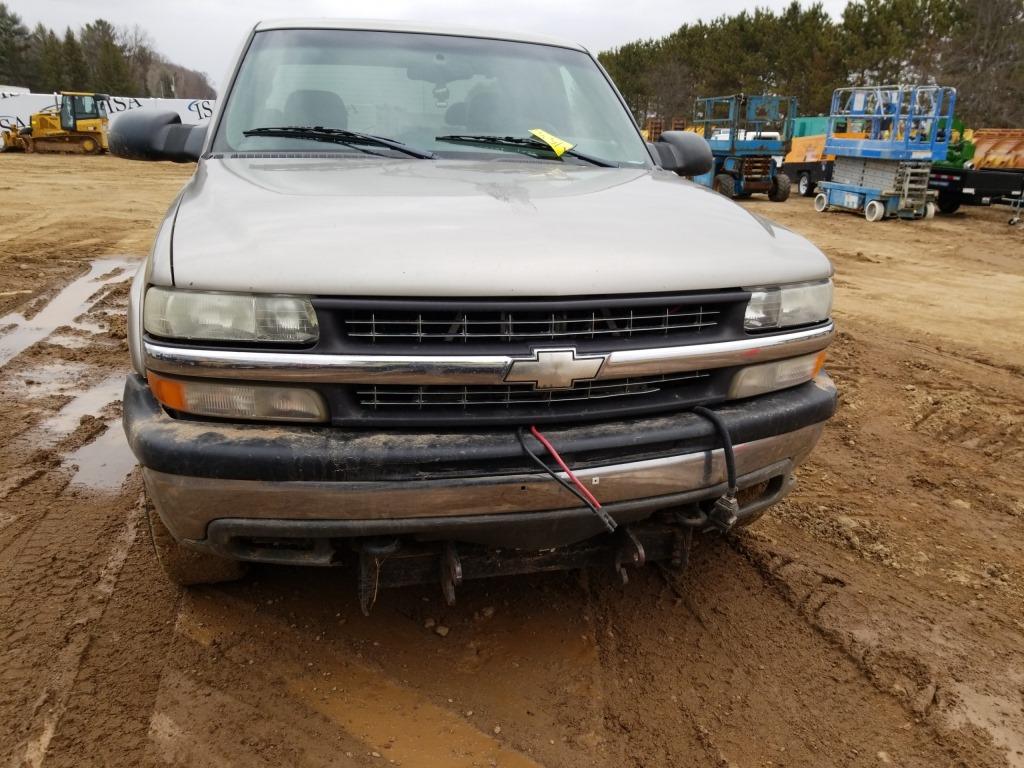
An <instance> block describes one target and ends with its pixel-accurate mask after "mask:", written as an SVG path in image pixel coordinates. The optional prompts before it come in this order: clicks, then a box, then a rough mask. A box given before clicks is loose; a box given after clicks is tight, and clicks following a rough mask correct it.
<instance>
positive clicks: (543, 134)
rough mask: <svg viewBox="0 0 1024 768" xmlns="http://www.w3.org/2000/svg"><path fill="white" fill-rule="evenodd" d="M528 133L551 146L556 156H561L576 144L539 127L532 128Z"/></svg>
mask: <svg viewBox="0 0 1024 768" xmlns="http://www.w3.org/2000/svg"><path fill="white" fill-rule="evenodd" d="M530 133H532V134H533V135H534V136H536V137H537V138H538V139H540V140H541V141H543V142H544V143H545V144H547V145H548V146H549V147H551V150H552V151H553V152H554V153H555V156H556V157H561V156H562V155H564V154H565V153H566V152H568V151H569V150H570V149H572V148H573V147H575V146H576V145H575V144H570V143H569V142H568V141H565V140H564V139H560V138H558V137H557V136H552V135H551V134H550V133H548V132H547V131H544V130H541V129H540V128H532V129H531V130H530Z"/></svg>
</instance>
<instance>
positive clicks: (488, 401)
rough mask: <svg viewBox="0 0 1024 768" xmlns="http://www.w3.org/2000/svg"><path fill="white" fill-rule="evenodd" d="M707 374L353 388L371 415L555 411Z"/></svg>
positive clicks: (645, 391) (682, 383)
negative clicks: (561, 383)
mask: <svg viewBox="0 0 1024 768" xmlns="http://www.w3.org/2000/svg"><path fill="white" fill-rule="evenodd" d="M709 375H710V374H708V373H707V372H705V371H693V372H689V373H679V374H672V375H666V376H645V377H640V378H632V379H613V380H609V381H584V382H579V383H577V384H576V385H575V386H573V387H572V388H570V389H546V390H545V389H535V388H534V387H533V385H532V384H504V385H501V386H451V385H449V386H413V385H405V386H402V385H379V384H374V385H367V386H359V387H356V398H357V400H358V402H359V404H360V405H361V406H363V407H364V408H371V409H373V410H381V409H400V410H409V409H413V410H424V409H438V408H440V409H460V410H463V411H473V410H479V409H494V408H496V407H497V408H507V409H512V408H516V407H517V406H524V405H525V406H542V407H549V408H552V407H557V406H558V405H559V404H562V403H579V402H580V401H592V400H609V399H614V398H634V397H638V398H642V397H643V396H645V395H653V394H655V393H657V392H660V391H661V390H663V389H678V388H680V387H685V386H688V385H692V384H694V383H696V382H697V381H699V380H701V379H706V378H707V377H708V376H709Z"/></svg>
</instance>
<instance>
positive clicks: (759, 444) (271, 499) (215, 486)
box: [143, 423, 825, 540]
mask: <svg viewBox="0 0 1024 768" xmlns="http://www.w3.org/2000/svg"><path fill="white" fill-rule="evenodd" d="M824 428H825V424H824V423H820V424H812V425H811V426H808V427H804V428H802V429H798V430H794V431H793V432H786V433H783V434H781V435H774V436H772V437H767V438H764V439H762V440H753V441H751V442H747V443H740V444H738V445H736V446H734V451H735V454H736V473H737V475H740V476H742V475H747V474H750V473H752V472H755V471H757V470H759V469H762V468H764V467H767V466H770V465H772V464H775V463H777V462H780V461H789V462H791V463H792V465H793V466H795V465H797V464H799V463H800V462H801V461H802V460H803V459H804V458H806V456H807V454H808V453H810V451H811V449H813V448H814V446H815V444H816V443H817V442H818V439H819V438H820V437H821V433H822V431H823V430H824ZM576 474H577V476H578V477H579V478H580V479H581V480H582V481H583V482H585V483H587V485H588V486H589V487H590V488H591V490H592V491H593V493H594V494H595V495H596V496H597V497H598V499H599V500H600V501H601V502H602V503H606V504H613V503H615V502H622V501H632V500H638V499H656V498H657V497H666V499H667V500H666V502H665V504H664V505H663V506H671V504H672V503H673V497H674V496H675V495H677V494H679V493H683V492H687V491H696V490H700V489H704V488H711V487H713V486H715V485H718V484H720V483H722V482H724V480H725V458H724V455H723V453H722V451H721V449H716V450H711V451H699V452H696V453H687V454H681V455H678V456H669V457H665V458H660V459H649V460H645V461H633V462H628V463H623V464H613V465H609V466H604V467H594V468H591V469H584V470H580V471H579V472H577V473H576ZM143 477H144V479H145V481H146V488H147V490H148V492H149V495H150V498H151V499H152V500H153V502H154V504H155V505H156V508H157V510H158V511H159V512H160V516H161V518H162V519H163V520H164V522H165V523H166V525H167V527H168V528H169V529H170V531H171V533H172V534H174V536H175V537H176V538H181V539H191V540H200V539H203V538H205V536H206V526H207V525H208V524H209V523H210V522H211V521H213V520H216V519H220V518H226V517H230V518H246V519H249V518H255V519H291V520H382V519H409V518H431V517H432V518H444V517H456V516H460V515H483V514H486V515H495V514H504V513H513V512H540V511H549V510H560V509H568V508H573V507H577V506H579V503H578V501H577V500H576V499H575V498H574V497H573V496H572V495H571V494H570V493H569V492H568V491H566V490H565V489H564V488H562V487H561V486H560V485H558V484H557V483H555V481H554V480H552V479H551V478H550V477H548V476H547V475H545V474H542V473H524V474H515V475H494V476H484V477H465V478H453V479H444V480H409V481H401V482H316V481H293V482H271V481H261V480H221V479H212V478H201V477H186V476H183V475H170V474H165V473H163V472H156V471H153V470H150V469H146V468H143Z"/></svg>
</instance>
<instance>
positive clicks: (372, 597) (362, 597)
mask: <svg viewBox="0 0 1024 768" xmlns="http://www.w3.org/2000/svg"><path fill="white" fill-rule="evenodd" d="M399 546H400V544H399V542H398V539H370V540H368V541H364V542H363V543H362V544H360V546H359V608H360V609H361V610H362V612H363V616H369V615H370V609H371V608H373V604H374V603H376V602H377V593H378V592H379V591H380V567H381V565H383V564H384V561H385V560H387V559H388V557H389V556H390V555H393V554H395V552H397V551H398V548H399Z"/></svg>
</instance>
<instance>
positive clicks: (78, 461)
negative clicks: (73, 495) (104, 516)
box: [67, 419, 135, 491]
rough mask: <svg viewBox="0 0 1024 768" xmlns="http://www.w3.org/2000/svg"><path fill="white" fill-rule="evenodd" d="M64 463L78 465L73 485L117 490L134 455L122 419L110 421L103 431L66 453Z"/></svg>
mask: <svg viewBox="0 0 1024 768" xmlns="http://www.w3.org/2000/svg"><path fill="white" fill-rule="evenodd" d="M67 463H68V464H75V465H77V466H78V469H77V470H76V471H75V475H74V477H72V478H71V483H72V485H79V486H85V487H87V488H93V489H97V490H103V491H116V490H118V489H119V488H120V487H121V484H122V483H123V482H124V479H125V478H126V477H127V476H128V473H129V472H131V471H132V469H134V468H135V455H134V454H133V453H132V450H131V448H129V447H128V440H127V438H125V436H124V430H123V429H121V420H120V419H114V420H112V421H110V422H109V424H108V425H107V431H106V432H104V433H103V434H102V435H100V436H99V437H98V438H96V439H95V440H93V441H92V442H91V443H88V444H86V445H83V446H82V447H81V448H78V449H77V450H75V451H74V452H73V453H70V454H68V457H67Z"/></svg>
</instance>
